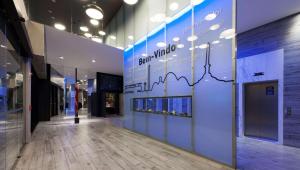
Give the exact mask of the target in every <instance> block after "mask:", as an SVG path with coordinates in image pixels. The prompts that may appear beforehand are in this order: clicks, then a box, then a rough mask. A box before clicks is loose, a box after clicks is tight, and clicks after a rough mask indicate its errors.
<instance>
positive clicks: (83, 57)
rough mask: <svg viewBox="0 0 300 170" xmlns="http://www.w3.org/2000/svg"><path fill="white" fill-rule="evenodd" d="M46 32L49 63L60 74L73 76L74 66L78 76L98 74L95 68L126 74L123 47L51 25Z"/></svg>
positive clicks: (101, 70)
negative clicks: (100, 41)
mask: <svg viewBox="0 0 300 170" xmlns="http://www.w3.org/2000/svg"><path fill="white" fill-rule="evenodd" d="M45 35H46V36H45V41H46V42H45V45H46V49H47V50H46V58H47V63H49V64H51V65H52V67H53V68H54V69H56V70H57V71H58V72H59V73H60V74H61V75H64V76H66V77H74V73H75V68H78V77H79V79H87V78H95V75H96V72H102V73H109V74H115V75H122V74H123V51H122V50H119V49H117V48H114V47H110V46H108V45H105V44H102V43H96V42H94V41H91V40H89V39H87V38H84V37H82V36H77V35H74V34H71V33H68V32H65V31H59V30H57V29H55V28H53V27H48V26H46V27H45ZM60 57H63V58H64V59H60ZM92 60H95V63H93V62H92Z"/></svg>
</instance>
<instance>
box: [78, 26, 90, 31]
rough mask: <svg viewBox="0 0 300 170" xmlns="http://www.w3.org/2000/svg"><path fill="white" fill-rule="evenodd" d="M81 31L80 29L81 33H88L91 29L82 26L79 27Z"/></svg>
mask: <svg viewBox="0 0 300 170" xmlns="http://www.w3.org/2000/svg"><path fill="white" fill-rule="evenodd" d="M79 29H80V30H81V31H83V32H88V31H89V28H88V27H86V26H81V27H79Z"/></svg>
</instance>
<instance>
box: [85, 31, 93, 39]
mask: <svg viewBox="0 0 300 170" xmlns="http://www.w3.org/2000/svg"><path fill="white" fill-rule="evenodd" d="M84 36H86V37H88V38H91V37H92V36H93V35H92V34H91V33H88V32H87V33H84Z"/></svg>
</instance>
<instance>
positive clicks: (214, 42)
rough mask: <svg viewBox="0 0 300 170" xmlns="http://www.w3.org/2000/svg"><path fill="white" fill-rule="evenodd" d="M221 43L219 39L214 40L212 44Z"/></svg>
mask: <svg viewBox="0 0 300 170" xmlns="http://www.w3.org/2000/svg"><path fill="white" fill-rule="evenodd" d="M219 43H220V41H219V40H215V41H213V42H212V44H219Z"/></svg>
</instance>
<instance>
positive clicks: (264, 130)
mask: <svg viewBox="0 0 300 170" xmlns="http://www.w3.org/2000/svg"><path fill="white" fill-rule="evenodd" d="M244 90H245V136H252V137H258V138H265V139H271V140H277V139H278V83H277V82H264V83H251V84H246V85H245V89H244Z"/></svg>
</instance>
